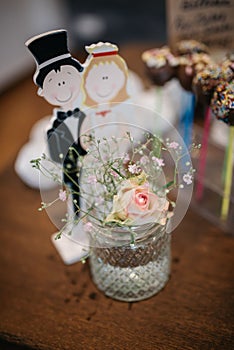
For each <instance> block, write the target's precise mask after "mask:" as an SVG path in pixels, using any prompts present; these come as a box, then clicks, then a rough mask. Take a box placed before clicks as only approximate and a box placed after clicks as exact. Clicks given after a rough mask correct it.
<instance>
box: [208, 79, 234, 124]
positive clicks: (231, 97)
mask: <svg viewBox="0 0 234 350" xmlns="http://www.w3.org/2000/svg"><path fill="white" fill-rule="evenodd" d="M210 107H211V111H212V113H213V114H214V115H215V117H216V118H217V119H219V120H222V121H223V122H224V123H226V124H228V125H230V126H234V82H233V81H232V82H231V83H228V82H222V83H221V84H219V85H218V86H217V88H216V90H215V92H214V96H213V98H212V100H211V104H210Z"/></svg>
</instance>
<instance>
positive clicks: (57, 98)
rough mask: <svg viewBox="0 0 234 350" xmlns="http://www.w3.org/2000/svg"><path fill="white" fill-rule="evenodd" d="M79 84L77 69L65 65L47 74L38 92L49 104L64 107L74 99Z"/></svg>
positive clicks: (77, 92)
mask: <svg viewBox="0 0 234 350" xmlns="http://www.w3.org/2000/svg"><path fill="white" fill-rule="evenodd" d="M80 85H81V76H80V73H79V72H78V70H77V69H76V68H75V67H73V66H69V65H65V66H61V67H60V70H57V71H55V70H52V71H50V72H49V73H48V74H47V76H46V77H45V80H44V83H43V88H42V90H41V91H40V93H39V94H40V96H43V97H44V98H45V99H46V101H48V102H49V103H50V104H52V105H54V106H61V107H65V106H66V105H68V106H69V105H70V104H71V103H72V102H74V101H75V100H76V98H77V97H78V95H79V92H80ZM69 108H70V106H69Z"/></svg>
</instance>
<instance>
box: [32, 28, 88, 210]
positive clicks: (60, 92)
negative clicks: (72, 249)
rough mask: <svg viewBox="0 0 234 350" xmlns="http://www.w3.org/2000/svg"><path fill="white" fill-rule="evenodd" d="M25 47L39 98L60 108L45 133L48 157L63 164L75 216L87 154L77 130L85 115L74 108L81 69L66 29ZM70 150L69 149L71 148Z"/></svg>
mask: <svg viewBox="0 0 234 350" xmlns="http://www.w3.org/2000/svg"><path fill="white" fill-rule="evenodd" d="M25 45H26V46H27V47H28V49H29V51H30V52H31V53H32V55H33V56H34V59H35V61H36V64H37V69H36V72H35V74H34V77H33V80H34V83H35V84H36V85H38V86H39V89H38V95H40V96H43V97H44V98H45V100H46V101H48V102H49V103H50V104H52V105H54V106H58V107H59V109H54V118H53V119H52V125H51V126H50V128H49V129H48V131H47V140H48V145H49V152H50V156H51V158H52V159H53V160H54V161H55V162H58V163H61V164H63V169H64V170H63V180H64V183H65V185H66V186H68V187H69V188H70V190H71V192H72V199H73V208H74V213H75V214H76V215H77V214H78V211H79V206H80V202H79V192H80V188H79V178H78V172H79V169H78V166H77V162H78V157H79V155H80V156H84V155H85V154H86V151H85V150H84V149H83V148H82V146H81V143H80V138H79V136H80V128H81V124H82V122H83V120H84V118H85V114H84V113H83V112H82V111H80V110H79V108H75V109H73V104H74V102H75V100H76V99H77V97H78V95H79V93H80V89H81V72H82V71H83V67H82V65H81V64H80V62H79V61H78V60H76V59H75V58H73V57H72V56H71V54H70V52H69V50H68V47H67V32H66V30H63V29H62V30H54V31H50V32H47V33H43V34H41V35H38V36H35V37H33V38H31V39H29V40H28V41H27V42H26V43H25ZM70 147H71V148H70Z"/></svg>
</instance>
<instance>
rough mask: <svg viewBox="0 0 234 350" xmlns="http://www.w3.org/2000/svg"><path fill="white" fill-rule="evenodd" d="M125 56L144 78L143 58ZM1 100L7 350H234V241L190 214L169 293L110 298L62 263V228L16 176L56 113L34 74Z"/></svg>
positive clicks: (179, 235)
mask: <svg viewBox="0 0 234 350" xmlns="http://www.w3.org/2000/svg"><path fill="white" fill-rule="evenodd" d="M133 52H135V54H133ZM139 52H140V50H139ZM122 54H123V56H124V57H125V58H126V59H128V61H127V62H128V63H129V66H130V68H132V69H135V71H137V72H138V73H139V74H140V75H141V74H142V66H141V65H140V59H139V58H138V59H137V60H135V57H138V56H137V54H136V51H132V50H131V49H129V48H128V50H127V49H126V50H125V51H124V50H123V53H122ZM138 54H139V53H138ZM131 62H132V63H133V64H132V66H131ZM137 69H138V70H137ZM0 102H1V103H0V114H1V122H0V123H1V128H0V135H1V137H0V145H1V164H0V193H1V211H0V218H1V241H0V263H1V295H0V303H1V309H0V310H1V318H0V349H3V350H4V349H41V350H60V349H67V350H76V349H78V350H80V349H86V350H88V349H90V350H94V349H98V350H99V349H101V350H105V349H116V350H117V349H120V350H122V349H124V350H125V349H126V350H127V349H147V350H150V349H152V350H157V349H159V350H170V349H175V350H178V349H179V350H180V349H181V350H185V349H199V350H203V349H219V350H220V349H222V350H223V349H233V348H234V338H233V336H234V332H233V331H234V328H233V324H234V293H233V289H234V278H233V277H234V276H233V267H234V264H233V263H234V258H233V256H234V255H233V251H234V239H233V237H231V236H230V235H227V234H225V233H224V232H222V231H221V230H220V229H219V228H217V227H214V226H213V225H212V224H211V223H209V222H208V221H206V220H205V219H204V218H202V217H200V216H199V215H198V214H196V213H195V212H193V211H192V210H191V209H190V210H189V211H188V213H187V215H186V216H185V218H184V220H183V222H182V223H181V224H180V225H179V227H178V228H177V229H176V230H175V231H174V233H173V237H172V271H171V278H170V280H169V282H168V284H167V285H166V287H165V289H164V290H163V291H161V292H160V293H159V294H158V295H156V296H154V297H152V298H150V299H148V300H145V301H141V302H138V303H124V302H118V301H114V300H112V299H110V298H107V297H105V296H104V295H103V294H102V293H101V292H99V291H98V290H97V289H96V287H95V286H94V284H93V282H92V280H91V277H90V273H89V263H88V262H87V263H85V264H82V263H77V264H74V265H71V266H65V265H64V264H63V263H62V261H61V258H60V257H59V255H58V253H57V252H56V250H55V249H54V246H53V245H52V243H51V241H50V236H51V234H52V233H53V232H54V230H55V228H54V226H53V225H52V223H51V222H50V221H49V218H48V217H47V215H46V213H45V212H42V213H41V212H38V211H37V208H38V206H39V205H40V201H41V198H40V193H39V191H37V190H33V189H31V188H29V187H27V186H26V185H25V184H23V183H22V181H21V180H20V179H19V178H18V177H17V175H16V174H15V172H14V169H13V164H14V160H15V157H16V155H17V152H18V150H19V148H20V147H21V146H22V145H23V144H24V143H25V142H26V141H27V137H28V133H29V131H30V128H31V127H32V125H33V124H34V122H35V121H36V120H38V119H40V118H41V117H43V116H45V115H47V114H49V113H50V111H51V107H50V106H49V105H48V104H47V103H46V102H45V101H43V99H41V98H39V97H38V96H37V95H36V87H35V86H34V85H33V83H32V80H31V76H30V77H29V78H27V79H25V80H24V81H22V82H21V83H20V84H18V86H16V87H15V88H12V89H11V90H9V91H8V92H6V93H5V94H4V95H3V96H2V97H1V98H0Z"/></svg>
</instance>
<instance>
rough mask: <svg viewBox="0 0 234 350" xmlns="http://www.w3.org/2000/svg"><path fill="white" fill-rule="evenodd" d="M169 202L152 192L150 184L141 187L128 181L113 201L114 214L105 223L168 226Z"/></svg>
mask: <svg viewBox="0 0 234 350" xmlns="http://www.w3.org/2000/svg"><path fill="white" fill-rule="evenodd" d="M168 207H169V202H168V201H167V199H166V198H161V197H158V196H157V195H156V194H155V193H153V192H151V191H150V188H149V184H148V182H145V183H143V184H141V185H138V184H136V182H135V181H131V180H126V181H124V182H123V183H122V186H121V188H120V191H119V192H118V194H117V195H116V196H114V200H113V209H112V212H111V213H110V214H109V215H108V216H107V218H106V220H105V222H113V221H114V222H119V223H122V224H123V223H124V224H131V225H143V224H146V223H149V222H155V223H160V224H161V225H165V224H166V219H167V217H168V216H167V214H168Z"/></svg>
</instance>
